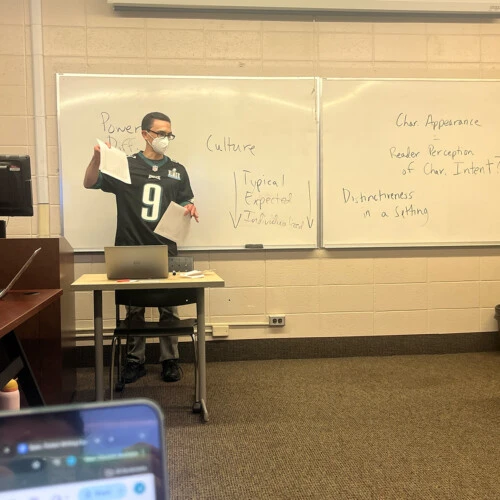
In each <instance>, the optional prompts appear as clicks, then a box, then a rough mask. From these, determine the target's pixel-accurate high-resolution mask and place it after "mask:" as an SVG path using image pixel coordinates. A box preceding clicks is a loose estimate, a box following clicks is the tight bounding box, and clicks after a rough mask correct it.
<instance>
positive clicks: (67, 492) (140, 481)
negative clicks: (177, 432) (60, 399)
mask: <svg viewBox="0 0 500 500" xmlns="http://www.w3.org/2000/svg"><path fill="white" fill-rule="evenodd" d="M164 448H165V447H164V433H163V419H162V415H161V410H160V409H159V408H158V407H157V406H156V405H155V404H154V403H152V402H149V401H147V400H129V401H122V402H108V403H90V404H83V405H68V406H53V407H47V408H41V409H37V410H21V411H19V412H7V413H0V500H97V499H100V500H127V499H130V500H132V499H133V500H160V499H161V500H164V499H168V498H169V494H168V481H167V471H166V459H165V449H164Z"/></svg>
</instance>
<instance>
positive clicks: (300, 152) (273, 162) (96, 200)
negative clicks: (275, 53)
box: [57, 74, 319, 251]
mask: <svg viewBox="0 0 500 500" xmlns="http://www.w3.org/2000/svg"><path fill="white" fill-rule="evenodd" d="M316 84H317V80H316V79H314V78H260V79H258V78H207V77H160V76H159V77H155V76H117V75H116V76H110V75H75V74H59V75H57V100H58V133H59V158H60V170H61V200H62V201H61V205H62V209H61V211H62V228H63V233H64V236H65V237H66V238H67V239H68V241H69V242H70V244H71V245H72V246H73V248H74V249H75V250H77V251H85V250H100V249H102V248H103V247H104V246H107V245H112V244H113V243H114V236H115V230H116V209H115V199H114V196H113V195H112V194H109V193H103V192H102V191H100V190H97V191H94V190H88V189H84V188H83V177H84V173H85V169H86V167H87V165H88V163H89V161H90V158H91V156H92V152H93V146H94V145H95V144H96V139H97V138H99V139H101V140H104V141H110V142H111V144H112V145H113V146H115V147H118V148H119V149H121V150H123V151H125V153H126V154H133V153H135V152H137V151H139V150H142V149H144V140H143V139H142V137H141V131H140V124H141V120H142V118H143V116H144V115H146V114H147V113H149V112H151V111H161V112H163V113H165V114H167V115H168V116H169V117H170V119H171V120H172V131H173V133H174V134H175V135H176V139H175V141H173V142H172V143H171V144H170V147H169V153H168V154H169V155H170V157H171V158H172V159H173V160H175V161H177V162H179V163H181V164H183V165H184V166H185V167H186V168H187V170H188V173H189V176H190V180H191V186H192V188H193V192H194V195H195V204H196V206H197V208H198V212H199V214H200V222H199V223H198V224H196V223H195V222H194V220H193V221H192V224H191V227H190V233H189V236H188V238H187V239H186V240H185V241H184V242H183V243H182V244H181V245H180V248H185V249H237V248H244V247H245V245H248V244H251V245H263V247H264V248H314V247H317V244H318V222H317V219H318V217H317V212H318V208H317V207H318V189H319V188H318V163H319V162H318V118H317V92H316Z"/></svg>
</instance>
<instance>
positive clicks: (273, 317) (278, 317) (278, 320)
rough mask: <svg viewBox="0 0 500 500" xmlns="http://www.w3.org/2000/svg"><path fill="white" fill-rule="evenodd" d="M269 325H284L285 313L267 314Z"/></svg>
mask: <svg viewBox="0 0 500 500" xmlns="http://www.w3.org/2000/svg"><path fill="white" fill-rule="evenodd" d="M269 326H285V315H284V314H270V315H269Z"/></svg>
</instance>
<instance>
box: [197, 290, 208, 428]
mask: <svg viewBox="0 0 500 500" xmlns="http://www.w3.org/2000/svg"><path fill="white" fill-rule="evenodd" d="M196 316H197V325H196V329H197V332H198V363H199V370H198V377H199V381H200V384H199V385H200V402H201V411H202V415H203V420H204V421H205V422H208V410H207V374H206V354H205V289H204V288H197V289H196Z"/></svg>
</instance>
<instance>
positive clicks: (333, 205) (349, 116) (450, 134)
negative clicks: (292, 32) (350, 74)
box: [321, 79, 500, 247]
mask: <svg viewBox="0 0 500 500" xmlns="http://www.w3.org/2000/svg"><path fill="white" fill-rule="evenodd" d="M499 102H500V85H499V82H498V81H492V80H482V81H479V80H359V79H357V80H355V79H348V80H340V79H339V80H336V79H325V80H324V81H323V82H322V104H321V113H322V118H321V121H322V123H321V130H322V132H321V137H322V141H321V148H322V170H321V178H322V205H323V209H322V228H321V232H322V238H321V239H322V242H321V244H322V246H324V247H363V246H391V247H393V246H446V245H450V246H452V245H481V244H482V245H488V244H498V243H499V242H500V221H499V219H498V217H497V214H498V213H499V201H498V195H499V193H500V141H499V133H500V113H499V112H498V103H499Z"/></svg>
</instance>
